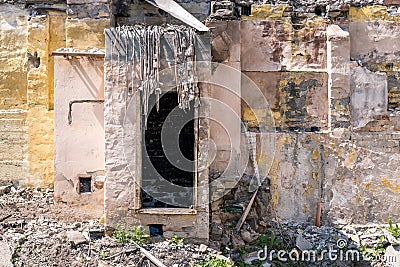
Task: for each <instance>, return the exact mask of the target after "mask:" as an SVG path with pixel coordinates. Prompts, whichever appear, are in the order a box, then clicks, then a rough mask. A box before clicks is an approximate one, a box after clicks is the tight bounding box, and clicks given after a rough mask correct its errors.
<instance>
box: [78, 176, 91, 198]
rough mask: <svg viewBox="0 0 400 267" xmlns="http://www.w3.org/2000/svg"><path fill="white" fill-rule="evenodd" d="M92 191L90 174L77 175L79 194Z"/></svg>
mask: <svg viewBox="0 0 400 267" xmlns="http://www.w3.org/2000/svg"><path fill="white" fill-rule="evenodd" d="M91 192H92V176H80V177H79V194H84V193H91Z"/></svg>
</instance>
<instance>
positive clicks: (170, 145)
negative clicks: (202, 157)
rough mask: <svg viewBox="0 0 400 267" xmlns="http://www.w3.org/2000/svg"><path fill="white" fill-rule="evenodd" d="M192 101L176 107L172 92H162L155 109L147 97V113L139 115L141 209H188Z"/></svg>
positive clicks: (190, 200)
mask: <svg viewBox="0 0 400 267" xmlns="http://www.w3.org/2000/svg"><path fill="white" fill-rule="evenodd" d="M193 102H194V101H191V104H190V108H189V109H185V110H183V109H180V108H179V107H178V94H177V93H176V92H167V93H164V94H163V95H162V96H161V97H160V100H159V103H158V106H159V109H158V110H157V105H156V96H155V95H154V94H152V95H151V96H150V98H149V110H150V111H149V114H148V116H147V118H146V116H144V115H143V116H142V122H143V124H142V125H143V126H142V189H141V206H142V208H189V207H191V206H193V201H194V198H193V196H194V181H195V164H194V160H195V157H194V153H195V128H194V127H195V126H194V125H195V120H194V104H193Z"/></svg>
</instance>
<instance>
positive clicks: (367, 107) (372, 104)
mask: <svg viewBox="0 0 400 267" xmlns="http://www.w3.org/2000/svg"><path fill="white" fill-rule="evenodd" d="M387 103H388V89H387V76H386V74H385V73H380V72H371V71H369V70H368V69H366V68H363V67H355V68H354V69H353V71H352V79H351V107H352V113H351V118H352V125H353V126H354V127H355V128H359V127H363V126H365V125H366V124H367V123H368V122H369V121H371V120H373V116H375V115H384V114H387Z"/></svg>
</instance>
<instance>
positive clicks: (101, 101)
mask: <svg viewBox="0 0 400 267" xmlns="http://www.w3.org/2000/svg"><path fill="white" fill-rule="evenodd" d="M79 103H104V99H99V100H97V99H80V100H72V101H69V110H68V124H69V125H71V124H72V105H73V104H79Z"/></svg>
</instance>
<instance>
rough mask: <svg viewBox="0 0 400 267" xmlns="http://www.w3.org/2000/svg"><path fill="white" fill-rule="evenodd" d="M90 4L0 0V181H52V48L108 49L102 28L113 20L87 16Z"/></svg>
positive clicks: (101, 14) (102, 14)
mask: <svg viewBox="0 0 400 267" xmlns="http://www.w3.org/2000/svg"><path fill="white" fill-rule="evenodd" d="M94 6H96V4H94ZM89 9H92V10H93V9H96V8H94V7H93V6H91V5H90V3H87V1H80V2H79V1H78V2H76V1H75V2H73V1H72V2H71V3H69V2H68V5H67V4H65V3H57V1H49V2H48V4H47V5H45V6H44V5H43V4H42V3H39V4H37V5H36V3H35V2H31V3H30V5H29V9H28V8H25V6H24V5H23V4H22V3H11V1H10V4H6V3H0V21H1V25H2V27H1V31H2V34H1V37H0V38H1V42H0V43H1V45H0V47H1V48H0V51H1V54H2V57H1V63H0V66H1V74H0V75H1V79H2V82H1V83H0V90H2V93H1V95H0V105H1V107H0V109H1V122H0V124H1V134H2V137H3V138H2V140H1V142H0V144H1V146H2V149H1V151H2V154H1V155H2V156H1V158H0V161H1V164H0V180H1V181H14V182H19V183H21V184H23V185H31V186H52V184H53V181H54V161H53V154H54V140H53V137H54V133H53V131H54V123H53V121H54V118H53V115H54V114H53V109H54V59H53V56H52V55H51V53H52V52H53V51H55V50H57V49H58V48H65V47H68V48H72V49H92V48H98V49H101V48H104V34H103V30H104V28H105V27H107V26H108V25H109V21H110V20H109V12H108V11H107V12H97V13H98V14H97V15H96V14H91V16H89V15H88V16H86V15H82V14H83V13H85V12H87V10H89ZM102 9H104V7H103V8H102ZM77 10H79V12H77ZM107 10H108V9H107ZM75 13H79V14H80V15H79V16H78V15H75ZM89 13H90V12H89Z"/></svg>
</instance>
